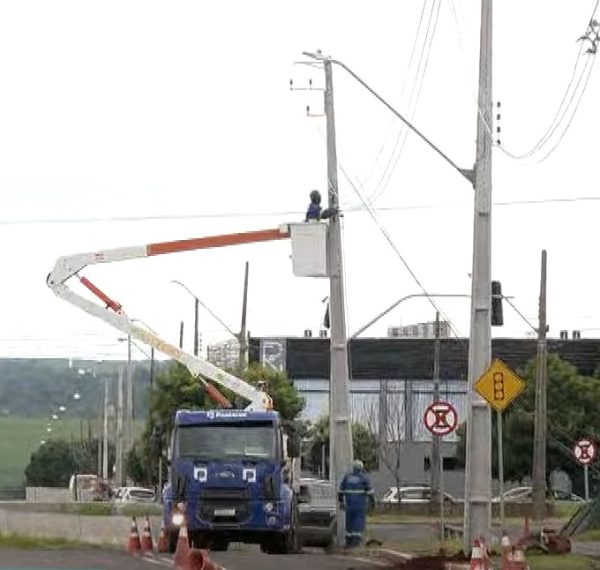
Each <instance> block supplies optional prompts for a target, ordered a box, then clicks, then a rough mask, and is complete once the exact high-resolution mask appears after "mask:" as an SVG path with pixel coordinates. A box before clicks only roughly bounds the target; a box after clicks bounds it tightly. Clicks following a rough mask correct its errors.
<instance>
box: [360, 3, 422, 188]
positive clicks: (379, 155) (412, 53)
mask: <svg viewBox="0 0 600 570" xmlns="http://www.w3.org/2000/svg"><path fill="white" fill-rule="evenodd" d="M426 8H427V2H423V6H422V8H421V16H420V17H419V24H418V26H417V33H416V34H415V39H414V41H413V46H412V50H411V52H410V59H409V61H408V72H410V70H411V69H412V65H413V61H414V56H415V52H416V48H417V43H418V39H419V36H420V34H421V29H422V26H423V19H424V17H425V9H426ZM407 84H408V81H407V80H406V79H405V80H404V82H403V83H402V92H401V93H400V99H402V98H403V97H404V92H405V91H406V85H407ZM394 122H395V121H394V120H392V121H390V124H389V126H388V130H387V133H386V135H385V138H384V140H383V143H382V144H381V147H380V148H379V151H378V153H377V156H376V157H375V162H374V163H373V166H372V167H371V169H370V170H369V172H368V174H367V176H366V178H365V184H368V182H369V180H370V179H371V176H372V174H373V172H374V170H375V167H376V166H377V163H378V162H379V159H380V158H381V155H382V154H383V149H384V148H385V145H386V143H387V141H388V137H389V136H390V131H391V129H392V126H393V125H394Z"/></svg>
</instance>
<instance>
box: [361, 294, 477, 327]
mask: <svg viewBox="0 0 600 570" xmlns="http://www.w3.org/2000/svg"><path fill="white" fill-rule="evenodd" d="M470 296H471V295H466V294H464V293H413V294H411V295H406V296H405V297H401V298H400V299H398V300H397V301H395V302H394V303H392V304H391V305H390V306H389V307H388V308H387V309H385V310H384V311H381V313H379V314H378V315H377V316H376V317H375V318H373V319H371V320H370V321H369V322H368V323H367V324H366V325H364V326H363V327H361V328H359V329H358V330H357V331H356V332H355V333H354V334H353V335H352V336H351V337H350V338H356V337H357V336H359V335H360V334H362V333H363V332H365V331H366V330H367V329H368V328H370V327H372V326H373V325H374V324H375V323H376V322H377V321H378V320H379V319H381V318H382V317H385V315H387V314H388V313H389V312H390V311H392V310H393V309H395V308H396V307H397V306H398V305H399V304H400V303H403V302H404V301H408V300H409V299H414V298H415V297H446V298H464V297H466V298H469V297H470Z"/></svg>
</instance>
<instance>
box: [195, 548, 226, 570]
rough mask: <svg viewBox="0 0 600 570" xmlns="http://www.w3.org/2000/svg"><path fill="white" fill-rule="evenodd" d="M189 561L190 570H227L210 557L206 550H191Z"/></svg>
mask: <svg viewBox="0 0 600 570" xmlns="http://www.w3.org/2000/svg"><path fill="white" fill-rule="evenodd" d="M188 560H189V570H225V569H224V568H223V566H220V565H219V564H216V563H215V562H213V561H212V560H211V559H210V558H209V557H208V552H207V551H206V550H196V549H192V550H190V554H189V557H188Z"/></svg>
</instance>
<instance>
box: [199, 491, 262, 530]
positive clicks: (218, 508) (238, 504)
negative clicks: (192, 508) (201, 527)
mask: <svg viewBox="0 0 600 570" xmlns="http://www.w3.org/2000/svg"><path fill="white" fill-rule="evenodd" d="M249 499H250V494H249V493H248V491H247V490H246V489H224V488H216V489H215V488H213V489H204V490H203V491H202V493H201V494H200V502H199V505H198V515H199V516H200V518H201V519H202V520H205V521H208V522H211V523H215V524H218V523H223V524H227V523H229V524H232V523H233V524H235V523H241V522H244V521H245V520H247V519H248V517H249V514H250V512H249Z"/></svg>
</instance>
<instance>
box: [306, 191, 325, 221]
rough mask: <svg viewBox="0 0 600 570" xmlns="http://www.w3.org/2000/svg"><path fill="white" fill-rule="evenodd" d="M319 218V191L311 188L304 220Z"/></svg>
mask: <svg viewBox="0 0 600 570" xmlns="http://www.w3.org/2000/svg"><path fill="white" fill-rule="evenodd" d="M320 218H321V193H320V192H319V191H318V190H313V191H312V192H311V193H310V204H309V205H308V210H307V211H306V218H305V220H304V221H305V222H309V221H311V220H316V221H318V220H319V219H320Z"/></svg>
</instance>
